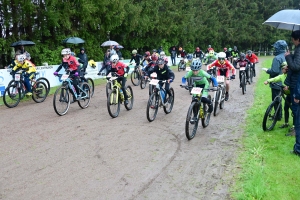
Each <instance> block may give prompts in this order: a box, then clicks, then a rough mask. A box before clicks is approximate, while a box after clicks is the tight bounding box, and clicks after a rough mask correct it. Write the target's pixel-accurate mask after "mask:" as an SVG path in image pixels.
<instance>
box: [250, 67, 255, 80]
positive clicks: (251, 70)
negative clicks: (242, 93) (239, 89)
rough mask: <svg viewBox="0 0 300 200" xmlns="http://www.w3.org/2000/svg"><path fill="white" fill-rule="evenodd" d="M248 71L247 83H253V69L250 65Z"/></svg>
mask: <svg viewBox="0 0 300 200" xmlns="http://www.w3.org/2000/svg"><path fill="white" fill-rule="evenodd" d="M249 70H250V71H249V76H250V77H249V83H253V76H254V72H253V69H252V67H250V69H249Z"/></svg>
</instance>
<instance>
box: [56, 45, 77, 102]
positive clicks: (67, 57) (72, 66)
mask: <svg viewBox="0 0 300 200" xmlns="http://www.w3.org/2000/svg"><path fill="white" fill-rule="evenodd" d="M61 55H62V56H63V59H62V63H61V64H60V65H59V66H58V68H57V69H56V71H55V72H54V73H53V74H54V76H57V75H58V72H59V71H60V70H61V68H62V67H64V68H65V70H66V71H69V72H70V77H71V78H73V86H74V88H75V90H76V93H77V94H79V90H78V83H79V74H80V71H79V70H80V67H79V66H80V64H79V62H78V61H77V59H76V58H75V57H74V56H72V55H71V50H70V49H69V48H65V49H63V50H61ZM71 91H73V90H71ZM73 97H74V100H79V99H80V95H78V97H77V99H75V94H73Z"/></svg>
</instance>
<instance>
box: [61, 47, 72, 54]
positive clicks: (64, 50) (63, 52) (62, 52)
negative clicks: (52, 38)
mask: <svg viewBox="0 0 300 200" xmlns="http://www.w3.org/2000/svg"><path fill="white" fill-rule="evenodd" d="M70 54H71V50H70V49H69V48H66V49H63V50H61V55H70Z"/></svg>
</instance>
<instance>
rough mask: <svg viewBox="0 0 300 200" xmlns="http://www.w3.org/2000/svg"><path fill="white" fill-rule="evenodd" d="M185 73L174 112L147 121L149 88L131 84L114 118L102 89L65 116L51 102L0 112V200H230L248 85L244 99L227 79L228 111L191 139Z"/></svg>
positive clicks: (176, 86)
mask: <svg viewBox="0 0 300 200" xmlns="http://www.w3.org/2000/svg"><path fill="white" fill-rule="evenodd" d="M259 65H260V64H258V66H256V68H259V67H260V66H259ZM257 71H258V72H259V71H260V70H257ZM184 73H185V72H176V71H175V75H176V79H175V82H174V83H172V87H173V88H174V90H175V95H176V97H175V103H174V108H173V111H172V112H171V113H170V114H168V115H166V114H165V113H164V112H163V110H162V109H159V111H158V115H157V118H156V120H155V121H153V122H151V123H149V122H148V121H147V119H146V103H147V100H148V90H146V89H144V90H141V89H140V88H139V87H134V86H133V90H134V95H135V102H134V106H133V109H132V110H131V111H126V110H125V108H124V106H122V107H121V113H120V115H119V117H117V118H115V119H112V118H111V117H110V116H109V115H108V112H107V108H106V98H105V87H104V86H103V85H102V86H97V87H96V90H95V95H94V97H93V98H92V99H91V104H90V106H89V107H88V108H87V109H81V108H80V107H79V106H78V105H77V104H76V103H74V104H71V106H70V110H69V112H68V113H67V114H66V115H65V116H62V117H59V116H58V115H57V114H56V113H55V112H54V110H53V106H52V99H53V96H49V97H48V98H47V99H46V101H45V102H43V103H40V104H37V103H34V102H33V101H28V102H21V103H20V104H19V105H18V107H16V108H13V109H8V108H6V107H5V106H1V107H0V113H1V120H0V130H1V134H0V147H1V148H0V158H1V160H0V169H1V171H0V199H23V200H27V199H28V200H35V199H37V200H40V199H56V200H58V199H113V200H115V199H206V200H207V199H229V198H230V196H229V190H228V189H229V186H230V185H231V184H232V183H233V176H234V175H235V174H236V172H237V166H236V164H235V159H236V151H237V149H238V148H239V147H240V146H241V144H240V143H239V138H240V137H241V135H242V134H243V131H242V129H241V124H242V123H243V122H244V120H245V115H246V113H245V110H246V109H247V108H249V106H251V104H252V101H253V85H251V86H248V88H247V89H248V90H247V93H246V94H245V95H242V91H241V89H240V88H239V84H238V80H234V81H232V82H231V88H230V90H231V93H230V99H229V101H228V102H226V103H225V108H224V109H223V110H221V112H220V114H219V115H218V116H217V117H214V116H212V117H211V121H210V125H209V126H208V127H207V128H205V129H203V128H202V127H201V126H199V128H198V132H197V135H196V136H195V138H194V139H193V140H191V141H188V140H187V139H186V137H185V132H184V125H185V117H186V112H187V109H188V107H189V104H190V101H191V96H190V95H189V93H188V91H186V90H185V89H182V88H180V87H179V85H180V81H181V77H182V76H183V75H184ZM254 80H256V78H255V79H254ZM128 84H130V85H131V82H130V80H128Z"/></svg>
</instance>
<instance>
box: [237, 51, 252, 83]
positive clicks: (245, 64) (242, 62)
mask: <svg viewBox="0 0 300 200" xmlns="http://www.w3.org/2000/svg"><path fill="white" fill-rule="evenodd" d="M236 62H237V63H239V66H240V67H245V71H246V82H247V83H250V82H249V68H248V64H250V65H251V62H250V61H249V60H248V59H247V58H246V55H245V54H244V53H241V54H240V57H239V58H238V59H237V60H236ZM239 78H240V87H242V85H241V71H239Z"/></svg>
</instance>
